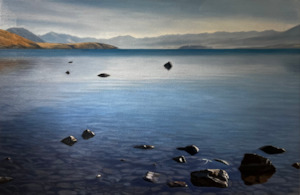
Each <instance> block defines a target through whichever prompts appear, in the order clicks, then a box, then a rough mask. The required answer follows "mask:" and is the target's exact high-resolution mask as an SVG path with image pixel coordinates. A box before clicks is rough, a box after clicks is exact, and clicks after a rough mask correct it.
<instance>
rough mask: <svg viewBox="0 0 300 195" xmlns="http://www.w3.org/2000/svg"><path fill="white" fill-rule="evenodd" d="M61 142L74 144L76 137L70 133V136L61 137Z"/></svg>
mask: <svg viewBox="0 0 300 195" xmlns="http://www.w3.org/2000/svg"><path fill="white" fill-rule="evenodd" d="M61 142H62V143H64V144H67V145H69V146H72V145H73V144H75V143H76V142H77V139H76V138H75V137H74V136H72V135H70V136H68V137H66V138H64V139H62V140H61Z"/></svg>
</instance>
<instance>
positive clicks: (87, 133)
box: [61, 129, 95, 146]
mask: <svg viewBox="0 0 300 195" xmlns="http://www.w3.org/2000/svg"><path fill="white" fill-rule="evenodd" d="M81 136H82V138H83V139H90V138H92V137H94V136H95V133H94V132H92V131H91V130H89V129H86V130H84V131H83V133H82V135H81ZM61 142H62V143H64V144H66V145H68V146H72V145H74V144H75V143H76V142H77V139H76V138H75V137H74V136H72V135H70V136H68V137H66V138H64V139H62V140H61Z"/></svg>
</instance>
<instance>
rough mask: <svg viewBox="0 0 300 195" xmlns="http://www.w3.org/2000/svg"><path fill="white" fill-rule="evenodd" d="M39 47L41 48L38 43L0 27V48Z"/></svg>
mask: <svg viewBox="0 0 300 195" xmlns="http://www.w3.org/2000/svg"><path fill="white" fill-rule="evenodd" d="M8 48H9V49H14V48H15V49H18V48H27V49H39V48H41V47H40V46H39V45H38V44H36V43H35V42H33V41H30V40H28V39H25V38H23V37H20V36H19V35H16V34H14V33H10V32H8V31H5V30H1V29H0V49H8Z"/></svg>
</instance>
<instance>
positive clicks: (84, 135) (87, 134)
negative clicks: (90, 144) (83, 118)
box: [81, 129, 95, 139]
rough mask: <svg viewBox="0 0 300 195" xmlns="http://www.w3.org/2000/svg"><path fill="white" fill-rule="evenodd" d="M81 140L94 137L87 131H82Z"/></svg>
mask: <svg viewBox="0 0 300 195" xmlns="http://www.w3.org/2000/svg"><path fill="white" fill-rule="evenodd" d="M81 136H82V137H83V139H90V138H92V137H94V136H95V133H94V132H93V131H91V130H89V129H86V130H84V131H83V133H82V135H81Z"/></svg>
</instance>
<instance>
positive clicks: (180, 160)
mask: <svg viewBox="0 0 300 195" xmlns="http://www.w3.org/2000/svg"><path fill="white" fill-rule="evenodd" d="M173 160H175V161H176V162H179V163H186V160H185V158H184V156H177V157H175V158H173Z"/></svg>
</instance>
